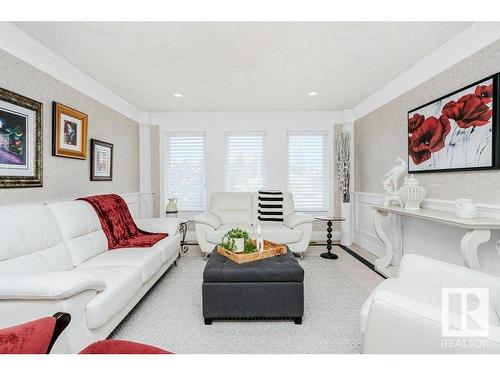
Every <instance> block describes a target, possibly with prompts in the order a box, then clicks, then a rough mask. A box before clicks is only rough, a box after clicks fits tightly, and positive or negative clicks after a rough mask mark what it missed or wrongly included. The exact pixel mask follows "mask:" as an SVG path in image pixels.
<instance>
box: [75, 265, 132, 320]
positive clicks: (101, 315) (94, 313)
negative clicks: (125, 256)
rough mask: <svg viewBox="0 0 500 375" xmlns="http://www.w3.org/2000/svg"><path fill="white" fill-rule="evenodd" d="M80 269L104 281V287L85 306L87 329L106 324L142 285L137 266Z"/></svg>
mask: <svg viewBox="0 0 500 375" xmlns="http://www.w3.org/2000/svg"><path fill="white" fill-rule="evenodd" d="M79 268H80V267H78V268H77V269H79ZM82 270H84V271H85V272H87V273H91V274H94V275H96V276H98V277H100V278H101V279H103V280H104V281H105V282H106V289H104V290H103V291H102V292H99V293H97V295H96V296H95V297H94V298H93V299H92V300H91V301H90V302H89V303H88V304H87V307H86V308H85V314H86V317H87V326H88V327H89V329H96V328H99V327H102V326H103V325H104V324H106V322H107V321H108V320H109V319H111V318H112V317H113V316H114V315H115V314H116V313H118V312H119V311H120V310H121V309H122V308H123V307H124V306H125V305H126V304H127V303H128V302H129V301H130V300H131V299H132V297H133V296H134V295H135V294H136V293H137V292H138V291H139V289H140V288H141V286H142V277H141V269H140V268H139V267H134V266H112V267H84V268H82Z"/></svg>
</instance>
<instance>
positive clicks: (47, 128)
mask: <svg viewBox="0 0 500 375" xmlns="http://www.w3.org/2000/svg"><path fill="white" fill-rule="evenodd" d="M0 72H1V73H0V87H3V88H5V89H7V90H11V91H14V92H16V93H18V94H21V95H24V96H27V97H29V98H31V99H35V100H37V101H39V102H42V103H43V151H44V152H43V153H44V155H43V175H44V176H43V187H42V188H29V189H0V204H1V205H4V204H9V203H19V202H33V201H34V202H39V201H48V200H57V199H64V198H73V197H78V196H84V195H89V194H100V193H110V192H117V193H125V192H136V191H139V126H138V124H137V123H136V122H134V121H132V120H130V119H128V118H127V117H125V116H123V115H121V114H119V113H117V112H115V111H113V110H112V109H110V108H108V107H106V106H104V105H102V104H100V103H98V102H96V101H95V100H93V99H91V98H90V97H88V96H86V95H84V94H82V93H80V92H79V91H77V90H75V89H73V88H71V87H69V86H67V85H66V84H64V83H62V82H60V81H58V80H56V79H54V78H53V77H51V76H49V75H48V74H45V73H43V72H41V71H39V70H37V69H36V68H34V67H32V66H31V65H28V64H26V63H24V62H23V61H21V60H19V59H17V58H15V57H13V56H11V55H9V54H7V53H6V52H4V51H2V50H0ZM52 101H57V102H60V103H62V104H64V105H67V106H69V107H72V108H75V109H77V110H79V111H81V112H84V113H86V114H88V116H89V127H88V139H89V142H88V145H87V147H88V156H87V160H76V159H67V158H61V157H54V156H52V155H51V153H52ZM90 138H96V139H99V140H102V141H105V142H109V143H113V144H114V151H113V152H114V165H113V181H109V182H104V181H90Z"/></svg>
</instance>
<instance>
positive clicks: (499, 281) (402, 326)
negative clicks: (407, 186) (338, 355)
mask: <svg viewBox="0 0 500 375" xmlns="http://www.w3.org/2000/svg"><path fill="white" fill-rule="evenodd" d="M443 288H487V289H488V290H489V336H488V337H480V338H472V339H473V340H476V343H477V342H478V341H477V340H481V341H480V344H479V345H467V342H469V341H467V337H465V338H464V339H465V341H460V342H458V341H454V342H451V343H452V345H450V344H449V343H450V341H447V339H448V338H444V337H443V336H442V289H443ZM450 310H451V312H450V315H451V319H450V321H451V322H452V324H454V323H455V322H460V316H459V315H460V311H459V308H456V307H452V308H450ZM453 329H460V327H459V326H458V325H457V326H453ZM361 330H362V332H363V334H364V349H363V350H364V352H365V353H500V278H499V277H496V276H493V275H490V274H486V273H482V272H478V271H474V270H471V269H468V268H465V267H462V266H458V265H454V264H449V263H444V262H440V261H437V260H434V259H430V258H425V257H422V256H418V255H413V254H408V255H405V256H404V257H403V259H402V261H401V265H400V269H399V274H398V277H397V278H391V279H387V280H385V281H383V282H382V283H380V284H379V285H378V286H377V288H375V290H374V291H373V293H372V294H371V295H370V297H368V299H367V301H366V302H365V303H364V305H363V307H362V310H361ZM451 340H455V339H451ZM458 340H460V338H458ZM454 343H457V344H456V345H455V344H454Z"/></svg>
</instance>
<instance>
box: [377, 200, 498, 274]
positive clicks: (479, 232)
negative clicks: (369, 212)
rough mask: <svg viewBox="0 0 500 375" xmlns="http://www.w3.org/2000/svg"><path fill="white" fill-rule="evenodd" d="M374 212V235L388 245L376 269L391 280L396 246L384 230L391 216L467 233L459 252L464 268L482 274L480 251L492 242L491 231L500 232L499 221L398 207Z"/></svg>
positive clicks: (378, 209) (380, 207)
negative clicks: (464, 230)
mask: <svg viewBox="0 0 500 375" xmlns="http://www.w3.org/2000/svg"><path fill="white" fill-rule="evenodd" d="M372 208H373V209H375V210H376V212H375V216H374V225H375V231H376V232H377V235H378V236H379V238H380V240H381V241H382V242H383V243H384V245H385V254H384V255H383V256H382V257H381V258H379V259H376V260H375V269H376V270H377V271H379V272H380V273H382V274H383V275H385V276H388V277H391V276H395V273H396V270H395V268H394V266H392V265H391V262H392V258H393V256H394V246H393V244H392V242H391V240H390V239H389V237H388V236H387V234H386V233H384V230H383V228H382V219H383V218H384V217H386V216H387V215H388V214H390V213H391V214H395V215H400V216H406V217H412V218H416V219H421V220H428V221H434V222H437V223H441V224H446V225H452V226H455V227H459V228H463V229H466V230H467V232H466V233H465V235H464V237H463V238H462V241H461V242H460V250H461V254H462V259H463V261H464V264H465V265H466V266H467V267H469V268H472V269H475V270H482V269H481V265H480V264H479V260H478V257H477V248H478V247H479V245H480V244H482V243H484V242H487V241H488V240H489V239H490V237H491V231H492V230H499V229H500V218H489V217H478V218H476V219H460V218H458V217H457V216H455V213H454V212H449V211H441V210H432V209H428V208H422V209H420V210H407V209H404V208H400V207H397V206H388V207H385V206H372Z"/></svg>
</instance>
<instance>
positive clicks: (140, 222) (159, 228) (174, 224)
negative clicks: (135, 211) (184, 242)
mask: <svg viewBox="0 0 500 375" xmlns="http://www.w3.org/2000/svg"><path fill="white" fill-rule="evenodd" d="M182 221H183V220H182V219H180V218H177V217H160V218H153V219H137V220H135V224H136V225H137V227H138V228H139V229H141V230H143V231H146V232H151V233H168V234H169V235H171V236H174V235H176V234H177V233H179V225H180V223H181V222H182Z"/></svg>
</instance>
